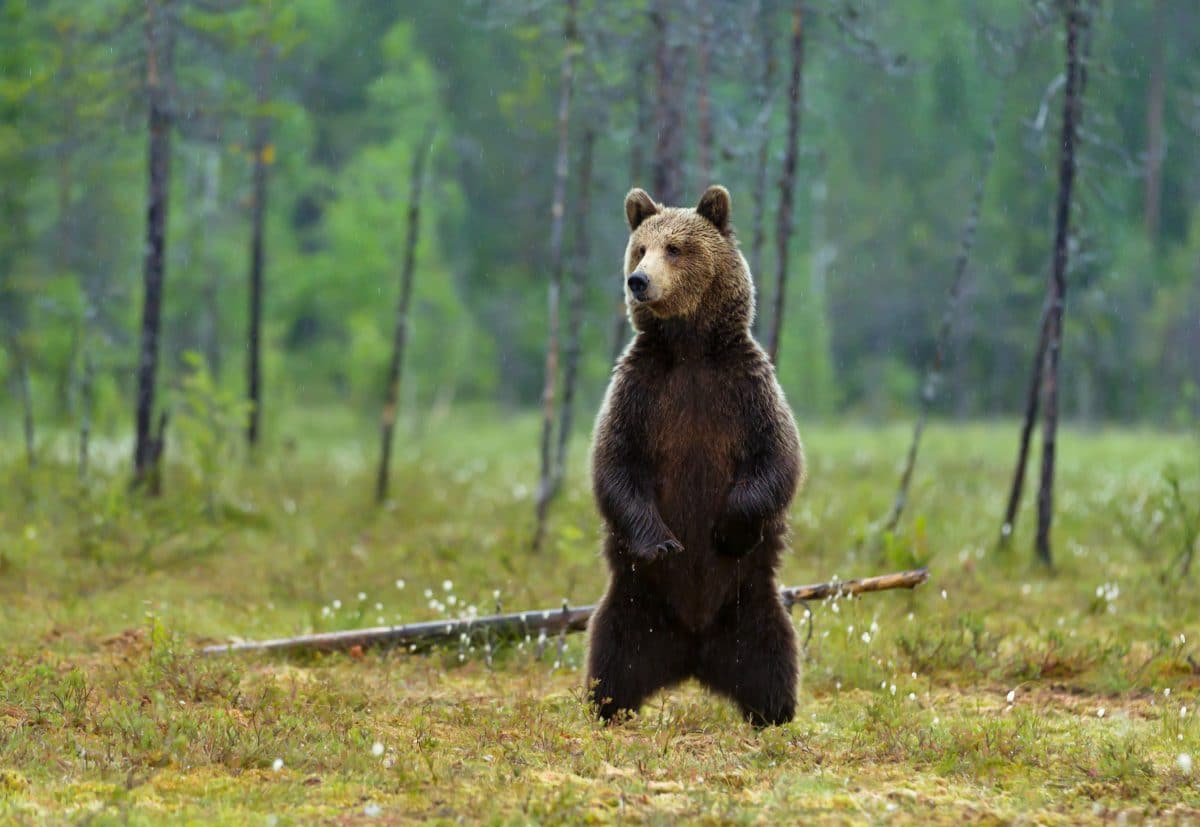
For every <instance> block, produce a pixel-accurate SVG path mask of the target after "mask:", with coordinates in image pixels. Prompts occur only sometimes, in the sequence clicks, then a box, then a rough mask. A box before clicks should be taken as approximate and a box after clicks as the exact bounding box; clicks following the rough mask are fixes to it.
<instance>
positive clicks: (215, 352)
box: [199, 148, 223, 380]
mask: <svg viewBox="0 0 1200 827" xmlns="http://www.w3.org/2000/svg"><path fill="white" fill-rule="evenodd" d="M220 190H221V153H220V151H219V150H218V149H216V148H210V149H209V150H208V156H207V157H206V158H205V160H204V195H203V199H204V201H203V205H204V206H203V210H202V215H203V216H204V218H203V221H202V230H201V233H200V237H201V240H200V245H201V246H200V256H199V258H200V264H201V267H203V268H204V269H205V270H206V271H207V272H206V273H205V277H204V304H205V321H204V342H203V347H204V356H205V360H206V361H207V362H208V371H209V373H211V374H212V377H213V379H214V380H219V379H220V378H221V282H222V281H223V279H222V278H221V268H220V266H218V264H217V263H216V262H215V261H213V260H212V257H211V256H210V255H209V238H210V237H212V236H213V235H215V233H216V224H217V216H218V210H217V203H218V199H219V198H220Z"/></svg>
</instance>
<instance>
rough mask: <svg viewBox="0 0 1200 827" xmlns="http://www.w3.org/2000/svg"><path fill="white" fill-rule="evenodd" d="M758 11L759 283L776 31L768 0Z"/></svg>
mask: <svg viewBox="0 0 1200 827" xmlns="http://www.w3.org/2000/svg"><path fill="white" fill-rule="evenodd" d="M761 13H762V20H761V24H760V25H761V37H762V73H761V75H760V76H759V89H758V96H757V97H758V101H759V106H760V109H759V114H758V117H757V119H756V121H755V123H756V125H757V134H756V135H755V138H756V140H757V141H758V147H757V150H756V157H755V161H754V234H753V240H752V241H751V243H750V273H751V275H752V276H753V277H754V278H755V279H756V280H758V281H759V283H760V284H761V279H762V276H763V270H762V252H763V244H764V242H765V241H766V238H767V233H766V224H767V222H766V215H767V159H768V157H769V150H770V148H771V110H772V109H773V108H774V103H775V31H774V28H773V27H772V26H771V3H770V2H769V1H768V0H762V6H761ZM759 318H761V315H760V316H759ZM755 322H756V323H757V322H758V319H755Z"/></svg>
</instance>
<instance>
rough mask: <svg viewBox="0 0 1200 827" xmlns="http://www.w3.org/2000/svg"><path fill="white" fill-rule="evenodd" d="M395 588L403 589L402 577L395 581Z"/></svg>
mask: <svg viewBox="0 0 1200 827" xmlns="http://www.w3.org/2000/svg"><path fill="white" fill-rule="evenodd" d="M396 588H397V589H403V588H404V578H403V577H401V578H400V579H399V580H397V581H396Z"/></svg>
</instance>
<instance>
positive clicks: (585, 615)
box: [200, 568, 929, 655]
mask: <svg viewBox="0 0 1200 827" xmlns="http://www.w3.org/2000/svg"><path fill="white" fill-rule="evenodd" d="M928 579H929V569H926V568H920V569H912V570H910V571H901V572H894V573H892V574H881V575H879V576H878V577H863V578H861V579H858V580H835V581H832V582H829V583H814V584H812V585H808V586H790V587H787V588H783V589H780V590H779V598H780V600H782V601H783V604H784V605H785V606H787V607H788V608H789V609H790V608H791V607H792V606H794V605H795V604H797V603H802V602H805V601H812V600H838V599H841V598H845V597H854V596H856V595H860V594H867V593H868V592H881V591H887V590H889V589H913V588H916V587H917V586H919V585H921V584H922V583H924V582H925V581H926V580H928ZM595 608H596V607H595V606H576V607H571V606H567V605H564V606H562V608H559V609H539V610H534V611H528V612H509V613H508V614H495V615H486V616H484V617H475V618H462V619H448V620H430V621H425V622H423V623H406V624H404V625H401V626H373V627H371V628H368V629H345V630H343V631H339V632H321V633H319V634H312V635H297V636H296V637H285V638H277V639H275V640H246V641H240V642H237V643H222V644H217V645H215V646H206V647H204V648H203V649H201V650H200V652H201V654H204V655H225V654H232V653H234V652H338V651H346V650H349V649H354V648H355V647H360V648H362V649H366V648H368V647H372V646H385V647H395V646H406V647H417V648H420V647H424V646H428V645H430V644H432V643H436V642H439V641H453V640H461V639H462V638H463V636H464V635H466V636H467V637H468V638H471V637H477V636H484V637H487V638H489V639H495V638H510V639H512V638H523V637H525V636H526V635H531V636H538V637H541V636H543V635H545V636H550V635H562V634H566V633H568V632H582V631H583V630H584V629H586V628H587V624H588V619H589V618H590V617H591V616H592V611H593V610H594V609H595Z"/></svg>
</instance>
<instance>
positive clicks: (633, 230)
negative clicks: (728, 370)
mask: <svg viewBox="0 0 1200 827" xmlns="http://www.w3.org/2000/svg"><path fill="white" fill-rule="evenodd" d="M625 217H626V218H627V219H628V221H629V230H630V234H629V246H628V248H626V250H625V271H624V272H625V301H626V304H627V305H628V306H629V310H630V316H631V318H632V320H633V324H634V327H636V328H637V329H638V330H646V329H648V328H649V327H651V326H653V325H655V324H656V323H660V324H661V323H664V322H666V320H678V321H675V322H670V323H671V324H679V323H683V324H688V325H689V326H690V325H700V326H703V327H714V326H720V327H729V326H734V327H737V328H740V329H746V328H748V327H749V325H750V321H751V318H752V316H753V314H754V286H753V284H752V282H751V280H750V270H749V268H748V267H747V266H746V260H745V258H743V257H742V254H741V252H740V251H739V250H738V245H737V239H735V238H734V234H733V226H732V225H731V224H730V202H729V191H728V190H726V189H725V188H724V187H719V186H713V187H709V188H708V189H707V190H706V191H705V193H704V195H703V196H702V197H701V198H700V203H699V204H697V205H696V208H695V209H690V208H686V207H664V206H663V205H661V204H657V203H655V201H654V199H652V198H651V197H650V196H649V195H648V194H647V193H646V191H645V190H642V189H634V190H630V192H629V195H627V196H625Z"/></svg>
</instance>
